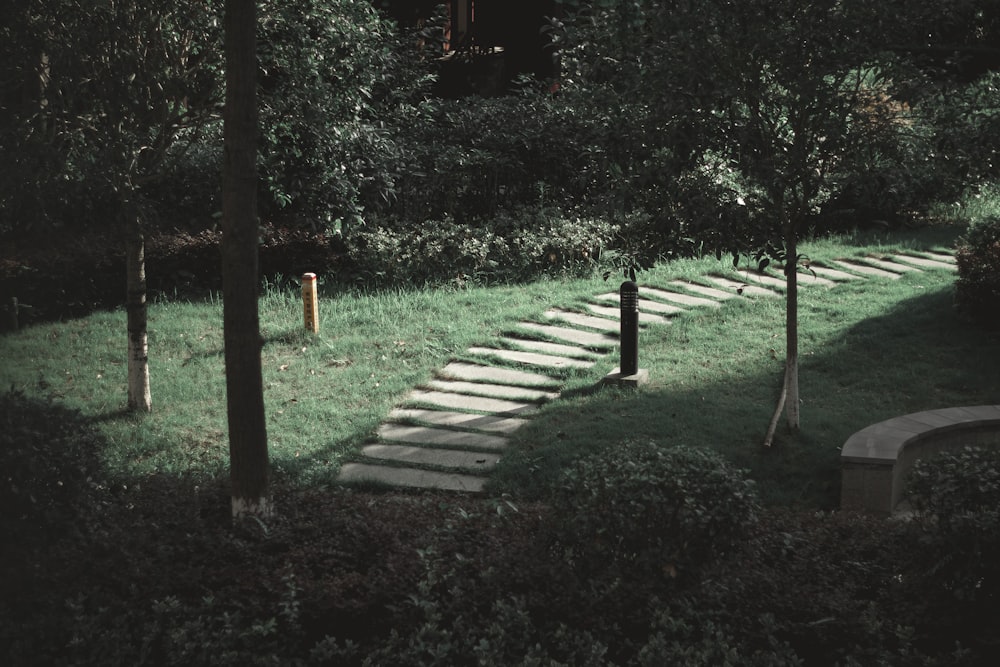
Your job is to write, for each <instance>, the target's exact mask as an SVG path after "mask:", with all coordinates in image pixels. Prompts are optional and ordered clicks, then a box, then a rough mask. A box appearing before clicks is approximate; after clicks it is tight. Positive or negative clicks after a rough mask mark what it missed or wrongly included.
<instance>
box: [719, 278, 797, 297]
mask: <svg viewBox="0 0 1000 667" xmlns="http://www.w3.org/2000/svg"><path fill="white" fill-rule="evenodd" d="M708 279H709V280H711V281H712V282H713V283H715V284H716V285H719V286H721V287H727V288H729V289H731V290H733V292H735V293H736V294H737V295H739V293H740V292H742V293H743V296H781V295H780V294H778V293H777V292H775V291H774V290H769V289H766V288H764V287H757V286H756V285H750V284H748V283H744V282H740V281H738V280H731V279H729V278H721V277H719V276H708Z"/></svg>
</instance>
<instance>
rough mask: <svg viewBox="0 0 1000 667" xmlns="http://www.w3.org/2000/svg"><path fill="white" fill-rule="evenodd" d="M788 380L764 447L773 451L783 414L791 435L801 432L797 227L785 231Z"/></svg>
mask: <svg viewBox="0 0 1000 667" xmlns="http://www.w3.org/2000/svg"><path fill="white" fill-rule="evenodd" d="M785 250H786V252H787V254H788V258H787V260H786V262H785V377H784V380H783V382H782V384H781V394H780V395H779V396H778V404H777V406H776V407H775V409H774V414H773V415H772V416H771V421H770V423H769V424H768V426H767V433H766V434H765V435H764V443H763V444H764V446H765V447H770V446H771V443H772V442H773V441H774V432H775V430H777V427H778V420H779V419H780V418H781V412H782V410H784V411H785V418H786V419H787V421H788V428H789V429H790V430H791V431H797V430H799V270H798V269H799V267H798V254H799V251H798V236H797V234H796V231H795V227H793V226H791V225H789V226H788V227H787V228H786V229H785Z"/></svg>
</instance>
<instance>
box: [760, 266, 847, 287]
mask: <svg viewBox="0 0 1000 667" xmlns="http://www.w3.org/2000/svg"><path fill="white" fill-rule="evenodd" d="M778 270H779V271H782V269H781V268H780V267H779V268H778ZM750 275H751V276H762V277H765V278H767V279H768V281H767V283H768V284H771V285H774V286H775V287H781V288H784V287H786V283H785V279H784V277H781V278H779V277H778V276H771V275H767V274H761V273H758V272H757V271H751V272H750ZM783 275H784V274H782V276H783ZM798 284H799V285H800V286H806V287H812V286H813V285H819V286H821V287H833V286H834V285H836V284H837V283H836V282H834V281H833V280H827V279H826V278H822V277H820V276H819V275H813V274H812V273H810V272H809V269H803V270H801V271H799V273H798Z"/></svg>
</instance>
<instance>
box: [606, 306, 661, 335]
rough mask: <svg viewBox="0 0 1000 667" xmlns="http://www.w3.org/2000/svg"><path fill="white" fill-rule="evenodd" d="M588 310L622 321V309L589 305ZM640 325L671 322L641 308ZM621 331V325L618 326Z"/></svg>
mask: <svg viewBox="0 0 1000 667" xmlns="http://www.w3.org/2000/svg"><path fill="white" fill-rule="evenodd" d="M587 308H589V309H590V310H592V311H594V312H595V313H597V314H598V315H601V316H603V317H614V318H615V319H617V320H621V313H622V311H621V308H612V307H611V306H597V305H594V304H587ZM639 324H670V320H668V319H667V318H665V317H663V316H661V315H654V314H652V313H644V312H642V307H641V306H640V308H639ZM618 328H619V329H621V325H620V324H619V325H618Z"/></svg>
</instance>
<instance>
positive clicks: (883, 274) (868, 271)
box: [833, 259, 900, 280]
mask: <svg viewBox="0 0 1000 667" xmlns="http://www.w3.org/2000/svg"><path fill="white" fill-rule="evenodd" d="M833 263H834V264H836V265H837V266H840V267H843V268H845V269H847V270H848V271H854V272H855V273H860V274H862V275H866V276H871V277H874V278H889V279H891V280H898V279H899V277H900V274H898V273H893V272H892V271H885V270H884V269H877V268H875V267H874V266H869V265H867V264H858V263H856V262H851V261H847V260H843V259H835V260H833Z"/></svg>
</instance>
